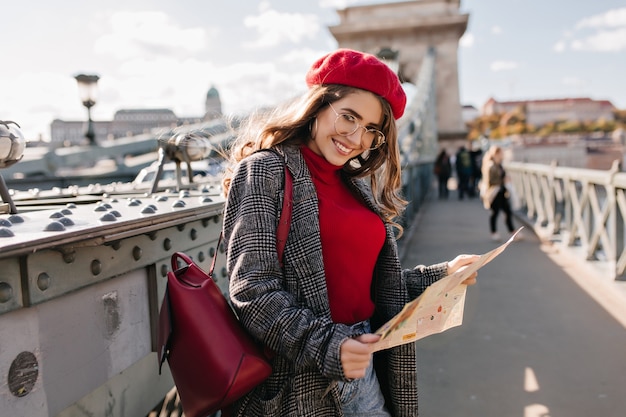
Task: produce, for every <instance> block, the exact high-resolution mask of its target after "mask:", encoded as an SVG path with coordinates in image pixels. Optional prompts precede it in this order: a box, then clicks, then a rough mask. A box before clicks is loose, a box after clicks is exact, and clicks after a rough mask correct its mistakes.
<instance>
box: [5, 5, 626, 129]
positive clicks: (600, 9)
mask: <svg viewBox="0 0 626 417" xmlns="http://www.w3.org/2000/svg"><path fill="white" fill-rule="evenodd" d="M2 3H3V4H2V10H3V16H4V17H5V18H4V19H3V23H2V25H0V45H1V48H0V51H2V60H3V62H2V64H1V65H0V120H5V121H6V120H12V121H15V122H17V123H18V124H19V125H20V126H21V130H22V132H23V133H24V135H25V137H26V138H27V139H28V140H37V139H43V140H49V135H50V123H51V122H52V121H53V120H54V119H62V120H78V121H81V120H86V118H87V110H86V109H85V108H84V107H83V105H82V103H81V102H80V99H79V94H78V87H77V84H76V81H75V79H74V76H75V75H77V74H79V73H87V74H97V75H99V76H100V80H99V82H98V86H97V91H98V96H97V100H96V105H95V106H94V107H93V109H92V117H93V119H94V120H111V119H112V118H113V116H114V114H115V112H116V111H117V110H120V109H133V108H169V109H172V110H173V111H174V112H175V113H176V115H177V116H179V117H199V116H202V115H203V113H204V101H205V98H206V93H207V91H208V90H209V88H211V87H215V88H217V90H218V92H219V95H220V99H221V101H222V110H223V112H224V113H226V114H241V113H245V112H248V111H250V110H252V109H254V108H256V107H260V106H267V105H273V104H277V103H279V102H281V101H283V100H286V99H288V98H290V97H293V96H294V95H297V94H300V93H301V92H303V91H304V88H305V84H304V74H305V73H306V71H307V69H308V68H309V66H310V65H311V64H312V63H313V61H315V59H317V58H318V57H320V56H321V55H323V54H325V53H327V52H330V51H332V50H333V49H335V48H337V46H338V45H337V42H336V41H335V39H334V38H333V36H332V35H331V33H330V31H329V29H328V27H329V26H334V25H337V24H338V23H339V17H338V15H337V13H336V11H337V10H338V9H343V8H345V7H350V6H358V5H365V4H376V3H390V1H382V0H381V1H357V0H307V1H293V0H231V1H227V2H225V1H221V0H220V1H215V0H203V1H199V0H177V1H171V0H107V1H98V2H87V1H78V0H63V1H60V2H54V1H49V0H29V1H21V2H18V1H13V2H8V0H2ZM461 13H467V14H469V24H468V28H467V30H466V32H465V34H464V35H463V37H462V38H461V39H460V42H459V52H458V54H459V85H460V96H461V104H468V105H474V106H475V107H477V108H479V107H480V106H482V105H483V104H484V103H485V101H486V100H487V99H489V98H490V97H494V98H496V99H497V100H502V101H506V100H527V99H550V98H564V97H590V98H592V99H597V100H610V101H611V102H612V103H613V104H614V105H615V106H616V107H617V108H620V109H626V79H625V78H626V4H625V3H624V1H623V0H594V1H588V0H547V1H546V0H543V1H539V0H461Z"/></svg>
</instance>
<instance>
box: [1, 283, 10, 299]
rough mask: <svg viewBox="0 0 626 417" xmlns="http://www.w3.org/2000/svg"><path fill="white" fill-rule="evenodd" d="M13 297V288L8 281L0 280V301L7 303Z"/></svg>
mask: <svg viewBox="0 0 626 417" xmlns="http://www.w3.org/2000/svg"><path fill="white" fill-rule="evenodd" d="M11 298H13V288H11V285H9V284H8V283H6V282H0V303H6V302H7V301H9V300H11Z"/></svg>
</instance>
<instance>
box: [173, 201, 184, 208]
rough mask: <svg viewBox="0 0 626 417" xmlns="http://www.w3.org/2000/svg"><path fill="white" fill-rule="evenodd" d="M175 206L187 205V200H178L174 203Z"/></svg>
mask: <svg viewBox="0 0 626 417" xmlns="http://www.w3.org/2000/svg"><path fill="white" fill-rule="evenodd" d="M172 207H173V208H179V207H185V202H184V201H183V200H176V201H175V202H174V204H172Z"/></svg>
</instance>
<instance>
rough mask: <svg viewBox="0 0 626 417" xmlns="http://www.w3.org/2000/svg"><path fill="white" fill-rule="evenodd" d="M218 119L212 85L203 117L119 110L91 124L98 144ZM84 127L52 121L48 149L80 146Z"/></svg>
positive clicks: (219, 109) (167, 111) (217, 99)
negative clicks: (109, 116)
mask: <svg viewBox="0 0 626 417" xmlns="http://www.w3.org/2000/svg"><path fill="white" fill-rule="evenodd" d="M221 116H222V103H221V100H220V95H219V92H218V91H217V89H216V88H215V87H213V86H212V87H211V88H210V89H209V91H208V93H207V95H206V100H205V112H204V115H203V116H199V117H179V116H177V115H176V114H175V113H174V112H173V111H172V110H171V109H121V110H118V111H116V112H115V115H114V116H113V120H107V121H94V122H93V126H94V132H95V137H96V142H98V141H101V140H111V139H117V138H122V137H127V136H134V135H139V134H143V133H150V132H152V131H154V129H170V128H175V127H177V126H183V125H189V124H195V123H201V122H203V121H209V120H213V119H216V118H219V117H221ZM86 125H87V122H86V121H68V120H60V119H55V120H53V121H52V123H51V125H50V144H49V146H50V147H52V148H58V147H62V146H71V145H80V144H84V143H85V141H86V138H85V131H86Z"/></svg>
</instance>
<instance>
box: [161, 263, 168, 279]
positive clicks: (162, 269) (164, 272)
mask: <svg viewBox="0 0 626 417" xmlns="http://www.w3.org/2000/svg"><path fill="white" fill-rule="evenodd" d="M167 271H168V269H167V265H161V276H162V277H166V276H167Z"/></svg>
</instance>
